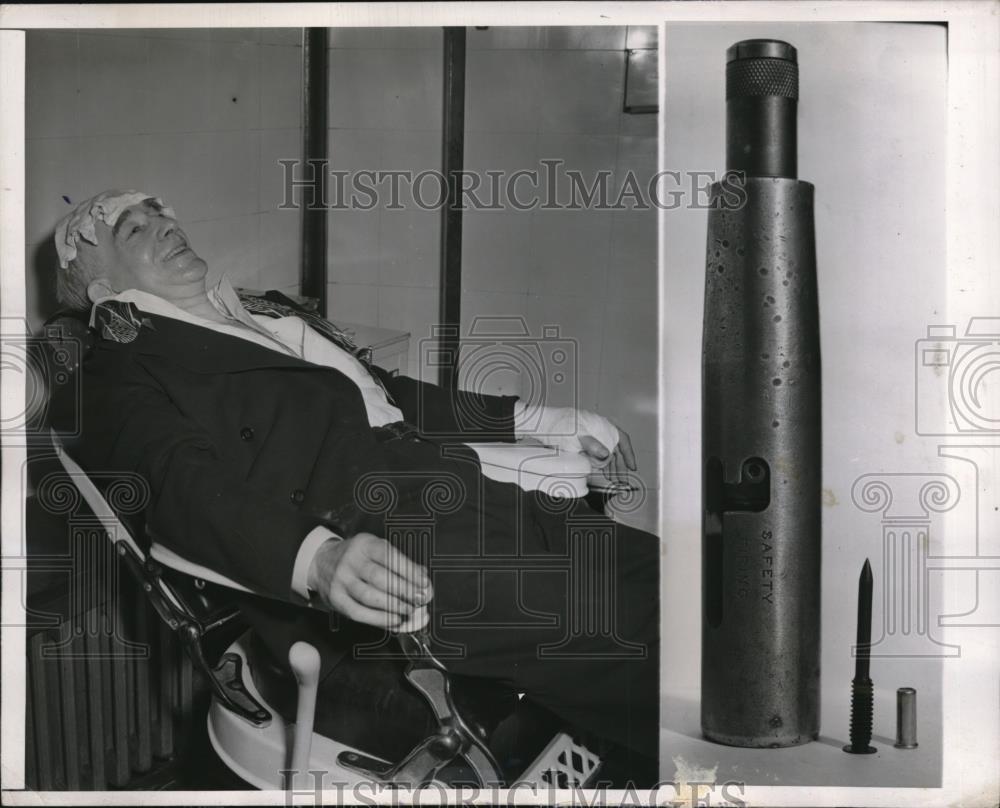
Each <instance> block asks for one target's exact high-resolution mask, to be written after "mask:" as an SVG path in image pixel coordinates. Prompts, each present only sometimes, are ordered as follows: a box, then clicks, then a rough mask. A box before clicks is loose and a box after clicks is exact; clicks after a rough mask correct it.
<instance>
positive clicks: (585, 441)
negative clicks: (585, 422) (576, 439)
mask: <svg viewBox="0 0 1000 808" xmlns="http://www.w3.org/2000/svg"><path fill="white" fill-rule="evenodd" d="M580 447H581V448H582V449H583V451H584V452H586V453H587V454H588V455H590V456H591V457H595V458H597V459H598V460H607V459H608V447H607V446H605V445H604V444H603V443H601V442H600V441H599V440H598V439H597V438H595V437H592V436H590V435H581V436H580Z"/></svg>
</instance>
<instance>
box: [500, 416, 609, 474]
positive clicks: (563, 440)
mask: <svg viewBox="0 0 1000 808" xmlns="http://www.w3.org/2000/svg"><path fill="white" fill-rule="evenodd" d="M584 435H589V436H590V437H592V438H594V439H596V440H598V441H600V443H601V445H602V446H604V448H606V449H607V450H608V456H607V458H605V459H604V460H598V459H596V458H594V457H591V456H590V455H588V457H589V458H590V464H591V466H593V467H594V468H604V466H606V465H607V464H608V463H610V462H611V453H612V452H613V451H614V450H615V447H616V446H617V445H618V441H619V440H620V435H619V434H618V428H617V427H616V426H615V425H614V424H612V423H611V422H610V421H609V420H608V419H607V418H605V417H604V416H602V415H598V414H597V413H596V412H590V411H589V410H578V409H576V408H575V407H546V406H545V405H543V404H526V403H524V402H523V401H516V402H515V403H514V437H515V438H517V439H519V440H520V439H521V438H534V439H535V440H538V441H540V442H542V443H544V444H547V445H549V446H555V447H556V448H557V449H559V450H561V451H563V452H568V453H577V452H582V451H583V445H582V444H581V443H580V438H581V437H582V436H584Z"/></svg>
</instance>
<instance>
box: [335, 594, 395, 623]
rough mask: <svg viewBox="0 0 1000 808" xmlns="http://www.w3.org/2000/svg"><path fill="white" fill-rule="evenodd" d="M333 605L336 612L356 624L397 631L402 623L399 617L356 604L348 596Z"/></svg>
mask: <svg viewBox="0 0 1000 808" xmlns="http://www.w3.org/2000/svg"><path fill="white" fill-rule="evenodd" d="M335 605H336V607H337V611H338V612H340V613H341V614H343V615H345V616H346V617H349V618H350V619H351V620H354V621H355V622H356V623H366V624H367V625H369V626H377V627H378V628H387V629H397V628H399V626H400V625H402V623H403V621H402V620H401V619H400V617H399V615H396V614H392V613H391V612H385V611H382V610H381V609H372V608H370V607H368V606H365V605H364V604H363V603H358V602H357V601H356V600H354V598H352V597H350V596H346V595H345V597H344V598H343V600H342V602H341V603H340V604H335Z"/></svg>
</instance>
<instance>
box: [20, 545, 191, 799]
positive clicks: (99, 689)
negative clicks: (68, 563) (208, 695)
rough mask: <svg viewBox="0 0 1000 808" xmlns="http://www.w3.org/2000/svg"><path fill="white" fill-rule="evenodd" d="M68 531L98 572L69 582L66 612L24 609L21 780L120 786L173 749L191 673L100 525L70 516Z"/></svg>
mask: <svg viewBox="0 0 1000 808" xmlns="http://www.w3.org/2000/svg"><path fill="white" fill-rule="evenodd" d="M72 540H73V544H74V549H76V550H78V551H79V552H80V553H82V554H83V555H84V556H87V555H90V556H95V555H96V556H99V558H97V559H94V558H91V559H90V560H91V561H96V563H94V565H93V569H96V570H103V571H104V572H103V574H97V575H85V576H83V577H84V579H85V582H86V585H79V584H78V585H72V584H71V585H70V587H69V598H68V609H64V610H63V614H61V615H58V616H54V615H47V614H44V613H41V612H36V613H31V612H30V611H29V626H31V625H34V626H35V628H31V627H29V630H28V646H27V688H26V690H27V705H26V720H25V744H26V756H25V782H26V785H27V786H28V788H30V789H35V790H71V791H82V790H107V789H113V788H123V787H127V786H130V785H131V784H133V783H134V782H135V780H136V779H137V778H139V777H141V775H143V774H145V773H149V772H151V771H152V770H154V769H155V768H156V767H157V765H158V763H159V762H160V761H162V760H164V759H167V758H171V757H173V756H174V754H175V750H176V748H177V740H178V737H179V735H182V734H183V733H184V732H186V731H187V728H188V727H189V726H190V720H191V717H192V715H191V713H192V703H193V700H194V684H195V683H194V675H193V671H192V667H191V663H190V661H189V659H188V657H187V655H186V654H185V653H184V651H183V649H182V648H181V645H180V643H179V641H178V639H177V637H176V635H175V634H174V633H173V632H172V631H170V630H169V629H168V628H167V627H166V626H165V625H164V624H163V623H162V621H161V620H160V619H159V617H158V616H157V614H156V612H155V610H154V609H153V608H152V606H150V605H149V604H148V602H147V601H146V598H145V596H144V593H143V592H142V588H141V586H140V585H139V584H138V583H137V582H136V581H135V580H134V579H133V578H132V577H131V576H130V575H129V574H128V572H127V569H126V568H125V567H124V565H123V564H118V563H116V560H115V559H112V558H109V557H108V556H109V550H110V542H108V540H107V536H106V534H105V533H104V532H103V530H102V529H101V528H100V527H99V526H97V525H91V526H80V525H77V526H76V527H75V529H74V530H73V537H72ZM71 556H73V557H74V558H75V559H76V561H77V562H78V561H79V559H80V555H78V554H77V553H71ZM88 566H89V565H88ZM57 621H58V622H57ZM40 623H43V624H46V627H44V628H38V627H37V626H38V625H39V624H40Z"/></svg>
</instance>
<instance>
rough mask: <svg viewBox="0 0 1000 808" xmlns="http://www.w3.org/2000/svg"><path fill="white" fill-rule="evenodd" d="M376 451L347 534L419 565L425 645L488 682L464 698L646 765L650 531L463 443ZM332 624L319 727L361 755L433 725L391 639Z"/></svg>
mask: <svg viewBox="0 0 1000 808" xmlns="http://www.w3.org/2000/svg"><path fill="white" fill-rule="evenodd" d="M385 448H386V449H387V451H386V453H385V454H384V455H383V460H384V461H385V463H384V466H383V470H380V471H379V472H378V473H377V474H369V475H366V476H365V477H363V478H362V479H361V480H359V483H358V486H357V487H356V489H355V505H356V507H357V508H358V509H359V511H361V512H362V513H363V515H364V518H363V521H362V523H361V524H360V527H359V529H360V530H366V531H368V532H371V533H374V534H376V535H380V536H383V537H385V538H386V539H388V540H389V541H390V542H392V543H393V545H394V546H396V547H398V548H399V549H400V550H401V551H402V552H403V553H405V554H406V555H407V556H409V557H411V558H413V559H414V560H417V561H419V562H421V563H422V564H424V565H425V566H426V568H427V569H428V570H429V571H430V573H431V577H432V581H433V586H434V599H433V602H432V603H431V607H430V613H431V621H430V624H429V625H428V627H427V629H426V631H427V633H428V637H429V642H430V647H431V649H432V651H433V652H434V654H435V655H436V656H437V657H438V658H439V659H440V660H441V661H442V662H443V663H444V665H445V666H446V667H447V668H448V670H449V671H450V672H451V673H453V674H455V675H457V676H458V677H459V678H460V679H461V680H463V681H465V682H466V683H472V684H473V685H474V684H475V683H476V682H482V683H492V685H494V686H495V685H499V686H500V688H501V689H500V690H499V691H498V690H497V689H496V688H495V687H494V688H493V690H492V695H490V691H489V690H483V691H480V692H481V694H482V695H481V696H477V697H475V698H474V699H473V700H474V701H477V702H478V703H480V704H486V705H487V706H486V710H485V712H486V714H487V719H486V721H485V722H484V723H487V724H488V723H489V721H490V718H489V715H490V714H491V713H494V714H495V715H496V714H499V713H500V712H502V705H503V704H504V703H506V704H507V706H508V707H509V706H511V704H512V703H513V702H511V701H510V697H511V694H516V693H524V694H525V696H526V697H527V698H528V699H530V700H531V701H532V702H534V703H535V704H537V705H540V706H541V707H543V708H544V709H545V710H546V711H548V712H550V713H551V714H553V715H554V716H556V717H558V719H560V720H561V721H563V722H565V723H566V725H567V726H568V727H569V728H572V729H575V730H580V731H583V732H584V733H585V734H588V735H589V736H590V737H594V736H596V738H597V739H600V740H602V741H605V742H611V743H612V744H614V745H616V747H617V748H618V749H620V750H624V752H623V754H624V755H625V757H626V758H627V759H632V760H634V761H636V763H635V765H636V766H639V765H640V763H639V762H638V761H640V760H641V765H642V766H644V767H645V769H646V771H647V772H648V770H649V767H650V765H652V766H653V767H655V761H656V760H657V758H658V754H657V745H658V736H659V720H658V719H659V700H658V685H659V674H658V661H659V559H660V547H659V540H658V539H657V537H655V536H653V535H651V534H649V533H645V532H643V531H640V530H636V529H634V528H631V527H628V526H625V525H622V524H617V523H615V522H613V521H612V520H611V519H609V518H607V517H605V516H604V515H602V514H599V513H596V512H595V511H593V510H592V509H591V508H590V507H589V506H587V504H586V503H585V501H583V500H579V499H557V498H553V497H548V496H545V495H541V494H538V493H532V492H524V491H522V490H521V489H519V488H518V487H516V486H514V485H510V484H503V483H497V482H494V481H492V480H489V479H487V478H485V477H483V476H482V475H481V474H480V473H479V467H478V464H477V463H476V462H475V461H474V460H473V459H471V458H470V456H469V454H468V450H466V451H465V452H463V451H462V450H461V449H456V450H454V452H451V451H449V452H447V453H445V456H442V454H441V453H439V450H438V448H437V447H435V446H433V445H432V444H427V443H424V442H414V443H412V444H411V443H407V442H404V441H398V442H393V443H391V444H388V445H387V446H386V447H385ZM332 627H334V628H335V631H334V632H333V633H332V634H331V633H328V632H327V634H326V636H328V637H329V638H330V639H331V640H334V641H335V642H336V644H337V645H338V647H340V648H342V649H346V653H345V655H344V657H343V658H342V660H341V662H339V663H338V664H337V665H336V666H335V667H334V668H333V670H332V671H330V672H329V673H328V674H327V675H326V677H325V678H324V680H323V681H322V683H321V688H320V696H319V699H320V706H319V707H318V711H319V712H320V713H325V715H326V719H321V720H320V724H319V725H318V729H320V728H321V726H322V721H323V720H328V721H329V722H333V723H332V724H331V725H330V731H331V732H332V733H333V737H338V739H340V738H344V737H345V734H346V735H347V736H351V737H352V739H353V740H352V741H351V742H353V743H354V744H356V745H357V746H359V747H360V748H363V749H366V750H367V751H370V752H371V753H373V754H383V756H388V757H393V756H396V753H398V752H399V750H402V751H403V752H405V751H406V749H408V748H409V746H408V745H412V744H410V740H409V739H406V740H404V737H405V733H404V729H407V728H408V729H411V730H414V731H415V732H416V733H417V734H420V733H425V732H426V731H429V728H430V727H432V726H433V723H432V718H431V716H430V712H429V710H427V709H426V706H425V705H424V703H423V700H422V698H421V697H420V696H419V694H417V693H416V691H415V690H414V689H413V688H412V687H410V686H409V685H408V684H407V683H405V682H404V681H403V680H402V672H403V670H404V668H405V659H404V658H403V657H402V654H401V651H400V649H399V645H398V643H397V642H396V641H395V639H394V638H393V637H392V636H391V635H390V634H388V633H386V632H380V631H377V630H374V629H371V628H370V627H361V626H357V625H356V624H353V623H351V622H350V621H347V620H346V619H344V618H336V617H334V619H333V621H332ZM272 636H273V634H272ZM268 644H269V645H270V646H272V649H273V650H276V651H277V652H278V653H277V656H278V657H279V658H281V657H282V655H283V654H285V653H287V649H281V648H280V647H279V645H280V638H279V639H277V640H271V641H270V642H269V643H268ZM465 689H466V690H468V689H469V688H468V687H466V688H465ZM472 689H473V690H474V689H475V688H474V687H472ZM498 694H500V695H498ZM503 694H506V696H504V695H503ZM505 698H506V702H505V701H504V700H505ZM494 708H497V709H494ZM495 715H494V717H495ZM365 716H368V718H367V719H366V718H365ZM338 722H339V723H338ZM351 727H354V728H356V729H357V728H360V729H357V731H358V732H360V733H361V735H360V736H358V735H356V734H355V735H353V736H352V732H354V730H352V729H351ZM365 727H368V729H365ZM321 731H322V730H321ZM366 733H367V734H366ZM372 733H374V734H372ZM393 738H396V739H397V740H396V741H393V740H391V739H393ZM588 745H589V744H588ZM650 761H652V764H650ZM631 765H632V764H631V763H629V762H628V760H627V761H626V763H625V764H624V765H623V767H622V768H623V770H626V771H627V770H628V769H629V768H630V766H631ZM653 777H654V779H655V772H654V775H653Z"/></svg>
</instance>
